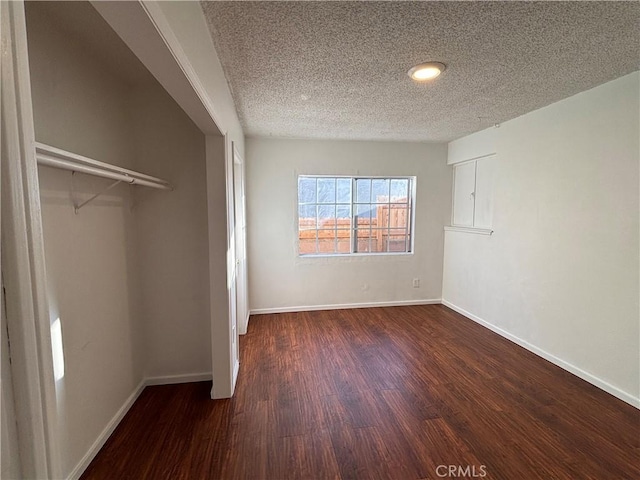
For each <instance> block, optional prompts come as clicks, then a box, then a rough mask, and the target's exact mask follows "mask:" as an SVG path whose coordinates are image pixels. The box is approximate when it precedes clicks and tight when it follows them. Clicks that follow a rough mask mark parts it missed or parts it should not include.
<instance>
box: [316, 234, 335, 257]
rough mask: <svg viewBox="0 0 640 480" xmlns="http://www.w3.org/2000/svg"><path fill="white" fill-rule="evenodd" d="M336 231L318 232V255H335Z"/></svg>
mask: <svg viewBox="0 0 640 480" xmlns="http://www.w3.org/2000/svg"><path fill="white" fill-rule="evenodd" d="M335 251H336V231H335V230H334V229H331V230H318V253H335Z"/></svg>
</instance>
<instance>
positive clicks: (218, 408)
mask: <svg viewBox="0 0 640 480" xmlns="http://www.w3.org/2000/svg"><path fill="white" fill-rule="evenodd" d="M240 347H241V368H240V375H239V378H238V384H237V388H236V394H235V396H234V398H233V399H231V400H216V401H212V400H210V399H209V390H210V383H208V382H203V383H192V384H184V385H168V386H157V387H148V388H146V389H145V391H144V392H143V393H142V395H141V396H140V398H139V399H138V400H137V402H136V403H135V404H134V406H133V407H132V408H131V410H130V411H129V413H128V414H127V416H126V417H125V418H124V420H123V421H122V423H121V424H120V425H119V426H118V428H117V429H116V431H115V432H114V434H113V435H112V436H111V438H110V439H109V440H108V442H107V443H106V445H105V446H104V448H103V449H102V450H101V452H100V453H99V454H98V456H97V457H96V458H95V459H94V461H93V462H92V463H91V465H90V466H89V468H88V469H87V471H86V472H85V474H84V476H83V478H84V479H120V478H130V479H172V480H173V479H265V480H278V479H340V478H342V479H369V478H371V479H373V478H375V479H399V480H405V479H427V478H428V479H438V478H474V477H475V478H486V479H505V480H518V479H523V480H535V479H554V480H555V479H558V480H562V479H567V480H577V479H612V480H613V479H615V480H618V479H640V466H639V465H640V458H639V455H640V440H639V432H640V429H639V427H640V411H639V410H637V409H635V408H633V407H631V406H629V405H627V404H625V403H624V402H622V401H620V400H618V399H616V398H614V397H612V396H611V395H609V394H607V393H605V392H603V391H601V390H599V389H597V388H596V387H594V386H592V385H590V384H588V383H586V382H584V381H582V380H580V379H579V378H577V377H575V376H573V375H572V374H570V373H568V372H566V371H564V370H562V369H560V368H558V367H556V366H554V365H552V364H551V363H549V362H547V361H545V360H543V359H541V358H540V357H537V356H536V355H534V354H532V353H530V352H528V351H526V350H524V349H522V348H520V347H518V346H516V345H515V344H513V343H511V342H509V341H507V340H505V339H503V338H501V337H499V336H498V335H496V334H494V333H493V332H491V331H489V330H487V329H485V328H483V327H481V326H479V325H477V324H475V323H474V322H472V321H470V320H468V319H466V318H464V317H463V316H461V315H458V314H457V313H455V312H453V311H452V310H450V309H448V308H447V307H444V306H442V305H428V306H415V307H394V308H375V309H358V310H335V311H319V312H304V313H288V314H278V315H261V316H254V317H252V318H251V322H250V325H249V331H248V333H247V335H245V336H243V337H242V338H241V342H240ZM441 465H444V466H446V467H440V468H439V466H441ZM450 465H452V466H453V469H454V470H452V471H450V470H449V468H450V467H448V466H450ZM443 474H444V475H443ZM483 474H484V475H483Z"/></svg>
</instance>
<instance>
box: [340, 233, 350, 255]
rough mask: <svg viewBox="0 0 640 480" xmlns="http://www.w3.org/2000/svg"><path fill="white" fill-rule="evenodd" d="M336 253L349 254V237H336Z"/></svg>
mask: <svg viewBox="0 0 640 480" xmlns="http://www.w3.org/2000/svg"><path fill="white" fill-rule="evenodd" d="M336 253H351V237H347V238H344V237H340V236H339V237H338V250H337V252H336Z"/></svg>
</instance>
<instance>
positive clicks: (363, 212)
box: [355, 204, 372, 225]
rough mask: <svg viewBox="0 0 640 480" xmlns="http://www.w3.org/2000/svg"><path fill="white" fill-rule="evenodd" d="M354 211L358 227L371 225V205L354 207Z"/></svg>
mask: <svg viewBox="0 0 640 480" xmlns="http://www.w3.org/2000/svg"><path fill="white" fill-rule="evenodd" d="M355 210H356V215H357V217H358V225H369V223H371V211H372V208H371V205H369V204H365V205H356V206H355Z"/></svg>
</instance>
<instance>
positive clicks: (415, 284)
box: [413, 278, 420, 288]
mask: <svg viewBox="0 0 640 480" xmlns="http://www.w3.org/2000/svg"><path fill="white" fill-rule="evenodd" d="M413 288H420V279H419V278H414V279H413Z"/></svg>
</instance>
